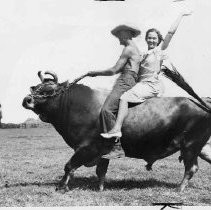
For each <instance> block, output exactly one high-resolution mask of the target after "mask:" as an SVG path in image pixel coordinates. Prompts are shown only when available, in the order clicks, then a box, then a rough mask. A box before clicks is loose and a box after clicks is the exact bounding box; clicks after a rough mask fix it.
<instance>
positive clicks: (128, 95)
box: [101, 13, 190, 138]
mask: <svg viewBox="0 0 211 210" xmlns="http://www.w3.org/2000/svg"><path fill="white" fill-rule="evenodd" d="M187 15H190V13H183V14H181V15H180V16H179V17H178V18H177V20H176V21H175V22H174V23H173V25H172V26H171V28H170V30H169V31H168V33H167V35H166V37H165V38H164V40H163V38H162V35H161V33H160V32H159V31H158V30H157V29H155V28H152V29H149V30H148V31H147V32H146V36H145V40H146V42H147V45H148V51H147V52H146V53H144V54H143V59H142V61H141V63H140V71H139V78H138V83H137V84H136V85H135V86H134V87H132V88H131V89H130V90H128V91H127V92H125V93H124V94H123V95H122V96H121V97H120V104H119V110H118V115H117V120H116V123H115V125H114V127H113V128H112V129H111V130H110V131H109V132H107V133H102V134H101V135H102V136H103V137H104V138H112V137H121V136H122V133H121V127H122V124H123V121H124V119H125V117H126V116H127V114H128V103H142V102H144V101H145V100H146V99H149V98H152V97H157V96H160V95H162V93H163V85H162V83H161V81H160V79H159V77H158V75H159V73H160V72H161V64H162V62H163V61H164V60H166V59H167V58H168V56H167V54H166V51H165V50H166V48H167V47H168V45H169V43H170V41H171V39H172V37H173V35H174V33H175V32H176V30H177V28H178V26H179V23H180V22H181V20H182V17H183V16H187Z"/></svg>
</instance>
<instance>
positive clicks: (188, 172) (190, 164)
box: [179, 154, 198, 192]
mask: <svg viewBox="0 0 211 210" xmlns="http://www.w3.org/2000/svg"><path fill="white" fill-rule="evenodd" d="M183 161H184V165H185V174H184V178H183V180H182V183H181V185H180V188H179V191H180V192H182V191H184V189H185V187H186V186H187V185H188V182H189V180H190V179H191V178H192V177H193V175H194V174H195V173H196V172H197V171H198V161H197V157H196V158H195V160H193V161H190V159H189V158H187V154H185V155H184V159H183Z"/></svg>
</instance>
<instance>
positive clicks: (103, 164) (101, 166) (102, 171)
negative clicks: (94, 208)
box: [96, 158, 109, 191]
mask: <svg viewBox="0 0 211 210" xmlns="http://www.w3.org/2000/svg"><path fill="white" fill-rule="evenodd" d="M108 164H109V159H105V158H101V159H100V162H99V163H98V164H97V168H96V174H97V176H98V179H99V190H100V191H103V190H104V182H105V175H106V172H107V169H108Z"/></svg>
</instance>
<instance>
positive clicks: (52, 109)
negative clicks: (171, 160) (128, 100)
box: [23, 78, 211, 191]
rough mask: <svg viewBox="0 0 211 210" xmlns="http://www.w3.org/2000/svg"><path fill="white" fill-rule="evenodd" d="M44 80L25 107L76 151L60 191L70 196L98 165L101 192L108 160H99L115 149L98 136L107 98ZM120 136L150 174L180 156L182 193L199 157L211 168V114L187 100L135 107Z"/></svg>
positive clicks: (155, 101) (150, 102) (84, 88)
mask: <svg viewBox="0 0 211 210" xmlns="http://www.w3.org/2000/svg"><path fill="white" fill-rule="evenodd" d="M41 80H42V83H41V84H39V85H37V86H36V87H31V92H32V94H30V95H28V96H26V97H25V98H24V100H23V106H24V107H25V108H27V109H31V110H32V111H34V112H35V113H36V114H38V115H39V117H40V118H41V119H42V120H43V121H46V122H49V123H51V124H52V125H53V126H54V127H55V129H56V130H57V131H58V132H59V134H60V135H61V136H62V137H63V138H64V140H65V142H66V143H67V144H68V145H69V146H70V147H71V148H73V149H74V151H75V153H74V155H73V156H72V157H71V159H70V160H69V161H68V162H67V164H66V165H65V169H64V170H65V175H64V176H63V178H62V180H61V181H60V184H59V186H58V189H63V190H68V182H69V181H70V180H71V179H72V177H73V174H74V171H75V170H76V169H77V168H79V167H80V166H82V165H84V166H87V167H89V166H94V165H97V168H96V174H97V176H98V178H99V188H100V190H103V187H104V179H105V174H106V172H107V168H108V164H109V160H108V159H105V158H102V157H101V156H102V155H103V154H107V153H108V152H109V151H110V149H111V148H112V143H110V142H108V141H105V140H103V139H102V138H101V137H100V135H99V134H100V130H101V129H100V123H99V113H100V110H101V106H102V104H103V102H104V100H105V97H106V95H107V94H105V93H102V92H100V91H97V90H93V89H91V88H89V87H87V86H84V85H78V84H74V85H69V86H68V84H69V83H67V82H66V83H61V84H60V83H57V80H56V81H55V80H52V81H51V80H43V78H41ZM66 86H67V87H66ZM204 100H205V101H206V102H207V103H210V101H211V100H210V99H209V98H204ZM122 132H123V137H122V138H121V143H122V147H123V149H124V151H125V154H126V156H127V157H133V158H138V159H144V160H145V161H146V162H147V163H148V164H147V167H146V168H147V169H148V170H149V169H151V166H152V164H153V163H154V162H155V161H156V160H158V159H162V158H165V157H167V156H169V155H172V154H173V153H175V152H177V151H180V153H181V155H180V161H181V160H183V162H184V166H185V174H184V178H183V180H182V183H181V185H180V190H181V191H182V190H184V188H185V187H186V186H187V184H188V181H189V180H190V179H191V178H192V176H193V174H194V173H195V172H196V171H197V170H198V164H197V158H198V156H199V157H201V158H202V159H204V160H206V161H207V162H209V163H211V148H210V145H209V144H207V142H208V139H209V137H210V135H211V114H209V113H207V112H206V111H204V110H203V108H202V107H200V106H199V105H198V104H197V103H195V102H193V101H192V100H190V99H188V98H185V97H174V98H170V97H169V98H167V97H163V98H152V99H149V100H147V101H146V102H144V103H143V104H141V105H136V106H133V107H131V108H130V110H129V115H128V117H127V118H126V120H125V122H124V125H123V129H122Z"/></svg>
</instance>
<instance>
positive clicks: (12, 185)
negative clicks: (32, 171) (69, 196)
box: [0, 181, 57, 189]
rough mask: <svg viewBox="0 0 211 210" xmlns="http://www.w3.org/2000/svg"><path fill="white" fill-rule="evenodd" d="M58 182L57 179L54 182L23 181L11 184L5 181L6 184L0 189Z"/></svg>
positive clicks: (47, 184) (40, 185)
mask: <svg viewBox="0 0 211 210" xmlns="http://www.w3.org/2000/svg"><path fill="white" fill-rule="evenodd" d="M56 184H57V182H56V181H52V182H38V181H36V182H22V183H15V184H9V183H8V182H5V185H4V186H1V187H0V189H5V188H13V187H28V186H38V187H43V186H44V187H45V186H46V187H47V186H55V185H56Z"/></svg>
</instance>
